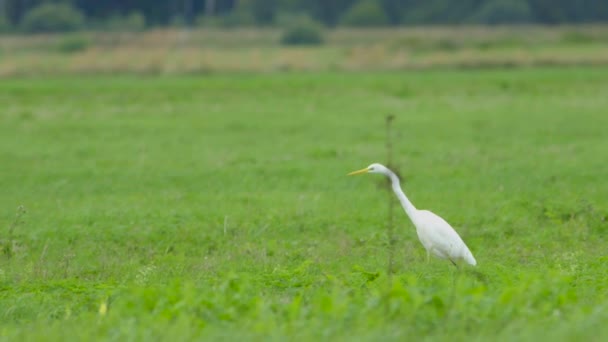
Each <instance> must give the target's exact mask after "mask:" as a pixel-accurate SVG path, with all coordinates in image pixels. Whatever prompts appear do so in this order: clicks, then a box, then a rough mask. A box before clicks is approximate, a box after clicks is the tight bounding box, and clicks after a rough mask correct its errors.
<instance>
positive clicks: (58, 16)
mask: <svg viewBox="0 0 608 342" xmlns="http://www.w3.org/2000/svg"><path fill="white" fill-rule="evenodd" d="M41 14H45V18H44V20H43V21H42V22H44V26H43V27H44V28H45V29H50V30H54V31H57V30H63V31H67V30H75V29H81V28H82V29H83V28H105V29H112V28H116V27H125V26H126V27H135V28H138V29H139V28H141V27H156V26H167V25H194V24H199V25H206V26H221V27H235V26H253V25H257V26H272V25H278V24H280V23H281V22H282V18H283V17H285V16H290V15H294V14H297V15H306V16H309V17H310V18H312V19H313V20H314V21H316V22H319V23H321V24H323V25H325V26H329V27H334V26H337V25H345V26H363V27H369V26H395V25H437V24H444V25H445V24H450V25H454V24H522V23H537V24H568V23H570V24H572V23H594V22H603V21H606V20H608V3H607V2H606V1H602V0H574V1H569V0H460V1H450V0H407V1H402V0H312V1H309V0H165V1H144V0H136V1H122V0H120V1H119V0H108V1H94V0H31V1H23V0H2V1H0V18H2V19H0V23H3V24H0V28H2V27H3V26H5V28H4V30H6V29H7V28H11V27H12V28H13V30H22V31H25V32H37V31H39V30H40V29H41V28H42V27H41V26H39V25H34V24H33V21H34V19H35V18H37V16H40V15H41Z"/></svg>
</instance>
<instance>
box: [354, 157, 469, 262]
mask: <svg viewBox="0 0 608 342" xmlns="http://www.w3.org/2000/svg"><path fill="white" fill-rule="evenodd" d="M363 173H380V174H383V175H385V176H387V177H389V178H390V180H391V185H392V188H393V191H394V192H395V195H397V198H399V201H400V202H401V206H402V207H403V209H404V210H405V212H406V214H407V215H408V216H409V218H410V220H412V223H413V224H414V226H415V227H416V233H417V234H418V238H419V239H420V242H421V243H422V245H423V246H424V248H425V249H426V251H427V257H428V255H429V254H433V255H435V256H438V257H440V258H442V259H448V260H450V261H451V262H452V263H453V264H454V265H456V261H458V260H464V261H465V262H466V263H468V264H469V265H477V261H476V260H475V257H473V254H472V253H471V251H470V250H469V248H468V247H467V245H466V244H465V243H464V241H462V239H461V238H460V236H459V235H458V233H456V231H455V230H454V228H452V226H450V224H449V223H447V222H446V221H445V220H444V219H443V218H441V217H440V216H438V215H437V214H435V213H433V212H430V211H428V210H418V209H416V207H414V205H413V204H412V202H410V200H409V199H408V198H407V196H405V193H403V190H402V189H401V186H400V183H399V178H398V177H397V175H395V173H394V172H393V171H391V170H389V169H388V168H387V167H386V166H384V165H382V164H377V163H375V164H371V165H370V166H368V167H367V168H365V169H362V170H359V171H354V172H351V173H349V174H348V175H349V176H350V175H357V174H363Z"/></svg>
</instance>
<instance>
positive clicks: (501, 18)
mask: <svg viewBox="0 0 608 342" xmlns="http://www.w3.org/2000/svg"><path fill="white" fill-rule="evenodd" d="M470 21H471V22H474V23H478V24H489V25H498V24H520V23H528V22H531V21H532V12H531V10H530V6H529V5H528V2H527V1H526V0H490V1H487V2H485V3H484V4H483V5H482V6H481V7H480V8H479V10H478V11H477V12H475V13H474V14H473V15H472V16H471V18H470Z"/></svg>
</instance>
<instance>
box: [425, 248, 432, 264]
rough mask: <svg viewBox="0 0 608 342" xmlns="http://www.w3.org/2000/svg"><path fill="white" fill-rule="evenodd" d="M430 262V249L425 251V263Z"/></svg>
mask: <svg viewBox="0 0 608 342" xmlns="http://www.w3.org/2000/svg"><path fill="white" fill-rule="evenodd" d="M430 262H431V252H430V251H428V250H427V251H426V263H427V264H428V263H430Z"/></svg>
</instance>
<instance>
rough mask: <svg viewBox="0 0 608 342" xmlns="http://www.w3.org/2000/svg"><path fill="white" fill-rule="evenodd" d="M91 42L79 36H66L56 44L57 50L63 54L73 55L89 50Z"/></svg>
mask: <svg viewBox="0 0 608 342" xmlns="http://www.w3.org/2000/svg"><path fill="white" fill-rule="evenodd" d="M90 45H91V41H90V40H89V39H88V38H87V37H85V36H81V35H68V36H65V37H63V38H62V39H61V40H60V41H59V43H58V44H57V50H59V52H63V53H74V52H79V51H84V50H86V49H88V48H89V46H90Z"/></svg>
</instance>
